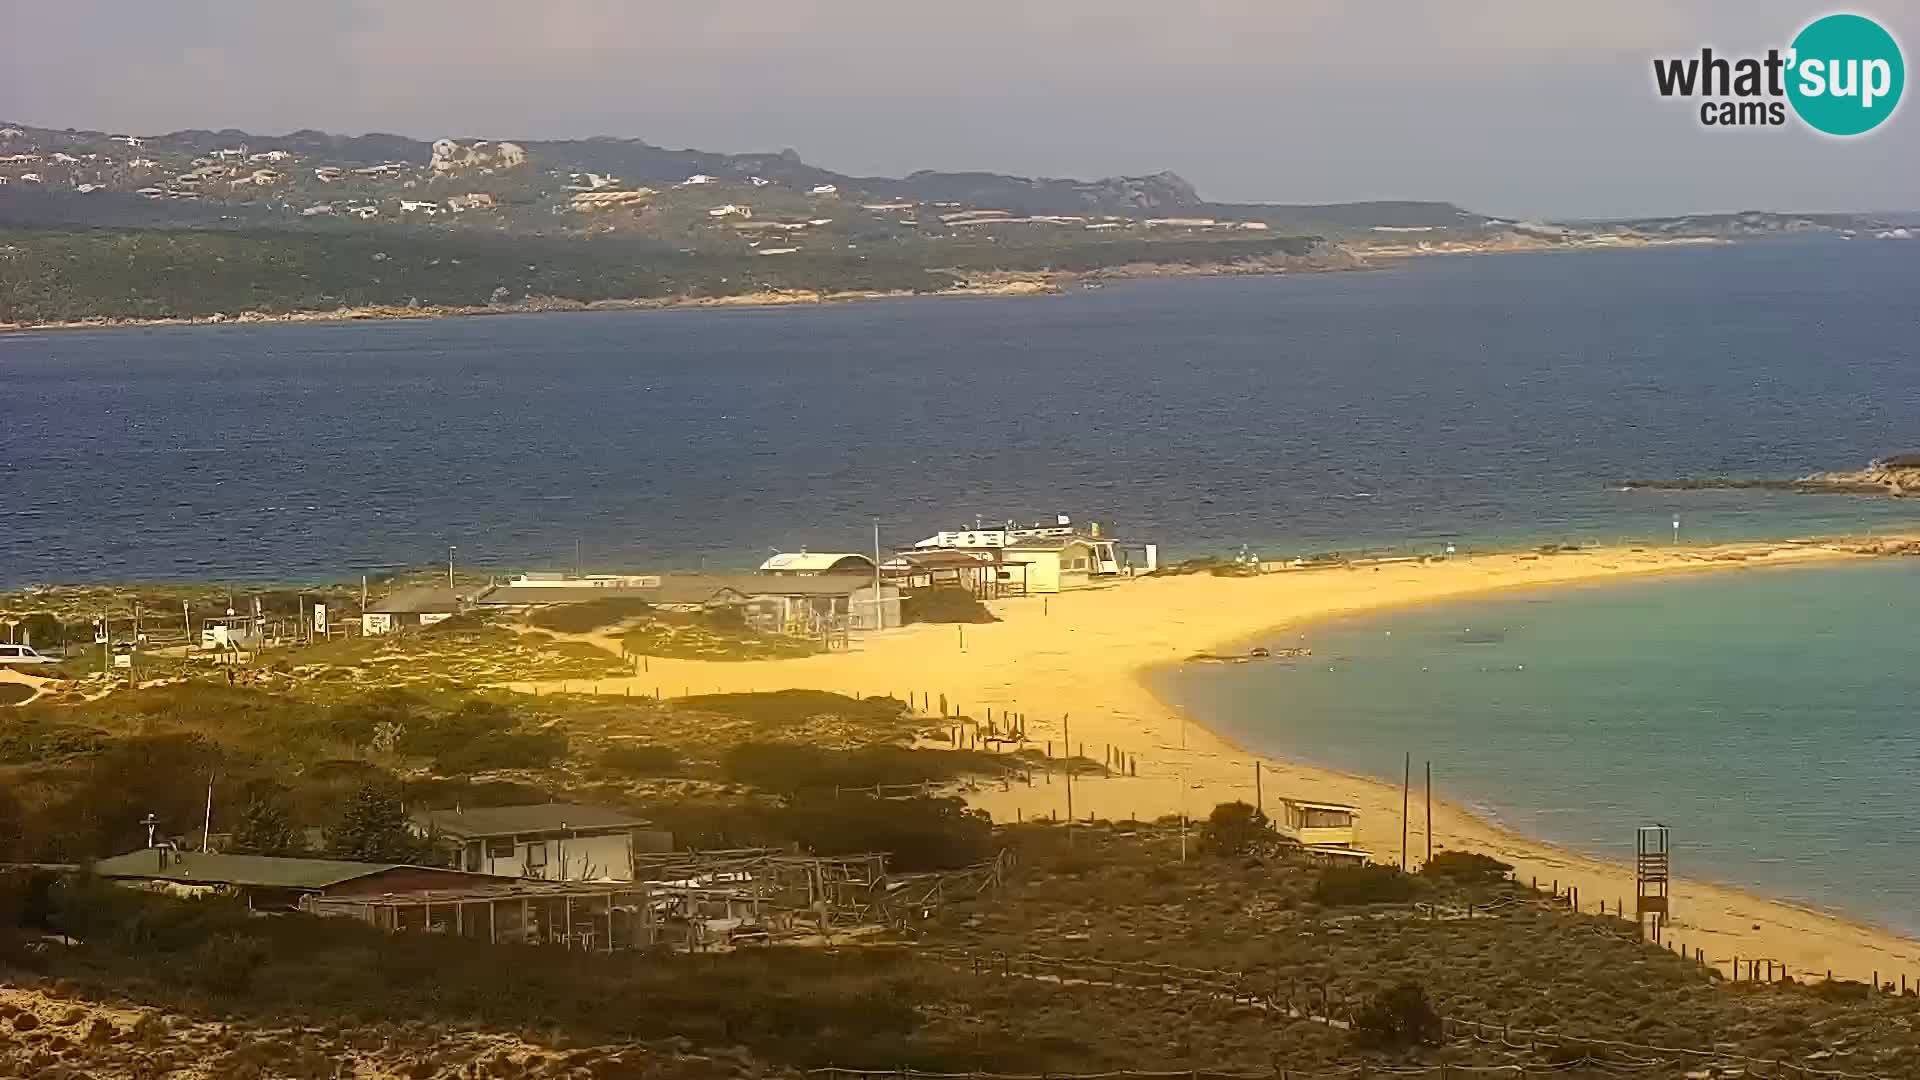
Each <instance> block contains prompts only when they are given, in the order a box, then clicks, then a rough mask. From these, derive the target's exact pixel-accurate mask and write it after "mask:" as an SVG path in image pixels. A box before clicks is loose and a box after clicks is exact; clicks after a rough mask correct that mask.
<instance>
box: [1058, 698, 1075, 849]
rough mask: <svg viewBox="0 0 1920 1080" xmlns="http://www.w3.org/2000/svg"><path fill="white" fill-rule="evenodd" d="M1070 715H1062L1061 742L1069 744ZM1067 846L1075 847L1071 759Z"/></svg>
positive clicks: (1071, 767) (1069, 762)
mask: <svg viewBox="0 0 1920 1080" xmlns="http://www.w3.org/2000/svg"><path fill="white" fill-rule="evenodd" d="M1068 715H1069V714H1067V713H1061V714H1060V741H1061V742H1063V743H1066V742H1067V740H1068V738H1069V735H1068V733H1069V731H1070V730H1071V729H1070V728H1068V727H1067V717H1068ZM1069 745H1071V744H1070V743H1069ZM1067 846H1068V847H1069V848H1071V847H1072V846H1073V761H1072V760H1071V759H1069V760H1068V761H1067Z"/></svg>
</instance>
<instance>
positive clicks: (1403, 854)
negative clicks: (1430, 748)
mask: <svg viewBox="0 0 1920 1080" xmlns="http://www.w3.org/2000/svg"><path fill="white" fill-rule="evenodd" d="M1412 793H1413V751H1411V750H1409V751H1407V764H1406V772H1405V773H1404V774H1403V775H1402V776H1401V778H1400V872H1401V873H1403V874H1404V873H1406V872H1407V810H1408V799H1409V798H1410V797H1411V795H1412Z"/></svg>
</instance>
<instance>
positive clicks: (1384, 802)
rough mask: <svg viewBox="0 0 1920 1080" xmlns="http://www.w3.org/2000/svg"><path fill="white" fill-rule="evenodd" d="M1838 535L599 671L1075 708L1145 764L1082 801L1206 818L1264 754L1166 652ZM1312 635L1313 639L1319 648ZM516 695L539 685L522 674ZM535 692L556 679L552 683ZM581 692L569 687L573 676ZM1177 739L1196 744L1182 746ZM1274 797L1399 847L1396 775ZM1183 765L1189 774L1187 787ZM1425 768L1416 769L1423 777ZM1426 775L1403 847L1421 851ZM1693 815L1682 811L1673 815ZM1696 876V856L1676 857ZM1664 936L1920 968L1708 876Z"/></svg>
mask: <svg viewBox="0 0 1920 1080" xmlns="http://www.w3.org/2000/svg"><path fill="white" fill-rule="evenodd" d="M1862 557H1863V556H1859V555H1853V554H1849V553H1847V552H1845V551H1842V550H1839V549H1837V548H1835V547H1832V546H1825V545H1816V544H1736V545H1726V546H1722V547H1717V548H1646V549H1625V548H1598V549H1589V550H1585V551H1581V552H1578V553H1563V554H1556V555H1530V554H1501V555H1486V556H1479V557H1474V558H1459V559H1455V560H1451V561H1447V562H1434V563H1394V564H1387V565H1382V566H1376V567H1355V568H1333V569H1323V570H1311V571H1294V572H1286V573H1278V574H1269V575H1265V576H1262V577H1259V578H1252V579H1247V578H1215V577H1211V576H1204V575H1201V576H1185V577H1156V578H1146V579H1139V580H1134V581H1128V582H1123V583H1119V584H1116V585H1113V586H1111V587H1106V588H1095V589H1088V590H1083V591H1079V592H1073V593H1066V594H1061V595H1057V596H1052V597H1049V598H1045V599H1044V600H1043V599H1042V598H1039V597H1028V598H1020V599H1015V600H1009V601H1004V602H1000V603H997V604H995V605H994V607H995V610H996V613H998V614H999V615H1000V616H1001V618H1002V619H1003V620H1004V621H1002V622H1000V623H996V624H991V625H985V626H968V627H966V628H965V630H964V639H965V648H964V650H963V649H962V648H961V645H960V642H961V637H962V631H961V630H960V629H958V628H956V627H953V626H914V627H908V628H906V629H904V630H900V631H894V632H889V633H887V634H885V635H882V636H880V637H878V638H875V639H873V640H869V641H866V642H863V643H862V642H856V644H855V647H854V649H853V650H852V651H849V652H845V653H832V654H828V655H823V656H817V657H808V658H804V659H798V660H779V661H766V662H756V663H716V662H704V661H676V660H650V661H649V662H648V665H649V669H650V670H649V671H648V672H647V673H646V674H643V675H641V676H639V677H637V678H634V679H631V680H605V681H602V682H601V683H600V684H599V685H598V689H599V690H600V692H602V693H625V692H627V690H628V689H629V688H631V690H632V692H634V693H652V692H654V690H655V689H656V688H658V689H659V690H660V691H661V692H663V693H665V694H666V695H667V696H669V697H672V696H675V695H679V694H682V693H686V692H692V693H708V692H713V691H722V690H724V691H751V690H777V689H786V688H790V687H807V688H815V689H822V690H833V691H838V692H841V693H849V694H854V693H857V694H862V695H868V694H886V693H892V694H895V695H899V696H902V697H904V696H906V695H907V694H909V693H911V694H913V695H914V697H915V699H916V700H918V698H919V695H920V694H921V692H923V691H926V692H931V693H932V694H933V695H934V700H935V707H936V709H937V705H938V698H939V695H941V694H945V695H946V697H947V700H948V702H949V704H950V705H951V706H952V707H953V708H955V709H957V710H961V711H964V712H966V713H967V714H968V715H970V716H972V717H974V718H976V719H984V717H985V710H986V709H987V708H988V707H992V708H993V710H994V715H995V717H996V718H998V717H999V715H1000V713H1001V712H1002V711H1003V710H1006V709H1014V710H1017V711H1019V712H1023V713H1025V714H1027V716H1028V733H1029V737H1030V738H1032V739H1034V740H1036V741H1039V740H1046V739H1052V740H1055V752H1056V753H1059V752H1060V747H1059V740H1060V738H1061V729H1062V719H1063V717H1067V718H1069V721H1068V722H1069V723H1070V725H1071V733H1072V737H1073V741H1074V743H1075V744H1076V746H1078V745H1081V744H1084V746H1085V748H1086V752H1087V755H1088V756H1090V757H1092V758H1093V759H1094V760H1095V761H1099V760H1102V758H1103V756H1104V754H1105V748H1106V746H1107V745H1108V744H1112V745H1114V746H1117V747H1120V748H1122V749H1124V750H1126V751H1127V752H1128V753H1131V754H1134V755H1137V757H1138V762H1139V776H1138V777H1134V778H1114V779H1102V780H1089V781H1083V782H1078V783H1076V784H1075V785H1074V811H1075V813H1076V814H1078V815H1080V816H1081V817H1083V818H1084V817H1085V816H1086V815H1087V814H1089V813H1091V814H1093V815H1095V816H1097V817H1102V818H1126V817H1128V816H1138V817H1141V818H1151V817H1157V816H1160V815H1163V814H1169V813H1178V812H1181V811H1182V810H1184V811H1185V812H1186V813H1188V814H1191V815H1192V816H1194V817H1196V818H1201V817H1204V816H1205V815H1206V814H1207V812H1208V811H1209V810H1211V809H1212V808H1213V806H1214V805H1215V804H1217V803H1221V802H1226V801H1230V800H1233V799H1244V800H1247V801H1252V799H1253V790H1254V782H1253V780H1254V766H1253V762H1254V760H1255V757H1254V756H1253V755H1250V754H1248V753H1247V752H1246V751H1244V750H1242V749H1240V748H1239V747H1237V746H1234V745H1232V744H1231V743H1229V742H1227V741H1226V740H1224V739H1221V738H1219V737H1217V736H1215V735H1213V734H1212V733H1210V732H1208V731H1207V730H1206V729H1205V728H1203V727H1201V726H1200V725H1199V724H1198V723H1195V722H1193V720H1194V719H1196V718H1183V717H1181V716H1180V714H1179V713H1178V712H1177V711H1176V710H1174V709H1173V708H1171V707H1169V706H1167V705H1166V704H1164V703H1162V702H1161V701H1159V700H1158V699H1156V698H1155V697H1154V696H1153V695H1152V694H1151V693H1150V692H1149V691H1148V690H1147V689H1146V688H1145V687H1144V686H1143V685H1142V684H1141V682H1140V678H1139V676H1140V673H1141V672H1142V671H1143V670H1145V669H1147V668H1150V667H1152V666H1154V665H1158V664H1164V663H1169V662H1173V661H1178V660H1181V659H1184V658H1185V657H1188V656H1190V655H1192V654H1193V653H1196V652H1201V651H1204V650H1207V649H1209V648H1215V647H1224V646H1229V645H1232V644H1233V643H1235V642H1239V641H1244V640H1246V639H1247V638H1249V637H1251V636H1253V635H1255V634H1261V633H1263V632H1264V633H1266V638H1265V640H1266V641H1268V642H1269V643H1270V644H1273V645H1281V644H1286V643H1287V639H1289V638H1298V637H1299V629H1298V628H1299V627H1300V625H1301V624H1303V623H1305V622H1308V621H1310V620H1313V619H1318V618H1324V617H1327V616H1332V615H1340V614H1346V613H1351V612H1358V611H1364V610H1369V609H1377V608H1383V607H1388V606H1392V605H1397V604H1413V603H1421V602H1425V601H1431V600H1438V599H1443V598H1456V597H1461V596H1465V595H1469V594H1473V593H1481V592H1486V591H1490V590H1495V589H1504V588H1519V587H1534V586H1543V585H1556V584H1569V583H1574V582H1586V581H1596V580H1604V579H1609V578H1621V577H1627V576H1635V575H1649V574H1661V573H1676V572H1685V571H1706V570H1722V571H1729V572H1730V571H1733V570H1737V569H1741V568H1747V567H1755V566H1780V565H1791V564H1796V563H1808V562H1814V561H1819V560H1836V559H1854V558H1862ZM1306 643H1308V644H1310V642H1306ZM519 688H521V689H528V688H529V687H528V686H527V685H526V684H521V685H520V687H519ZM540 688H541V689H542V690H550V689H553V688H554V684H542V685H541V687H540ZM587 688H588V687H587V686H585V685H583V684H580V683H574V684H572V685H570V686H568V687H567V689H570V690H576V691H577V690H585V689H587ZM1183 738H1184V746H1185V749H1184V750H1183V749H1182V745H1183ZM1261 760H1262V761H1263V763H1264V768H1265V769H1266V770H1267V771H1266V773H1265V779H1264V794H1265V796H1266V802H1267V807H1266V809H1267V810H1268V812H1269V813H1270V814H1274V813H1277V809H1278V807H1277V800H1278V798H1279V797H1280V796H1283V795H1288V796H1294V797H1304V798H1317V799H1322V800H1328V801H1336V802H1347V803H1353V804H1355V805H1357V806H1360V807H1361V808H1362V817H1361V823H1360V842H1361V844H1362V845H1363V846H1365V847H1367V848H1368V849H1370V850H1371V851H1373V852H1374V853H1375V854H1376V857H1377V858H1379V859H1380V860H1381V861H1387V862H1393V861H1396V860H1397V859H1398V857H1399V850H1400V839H1401V813H1400V807H1401V792H1400V789H1399V787H1398V785H1394V784H1385V783H1381V782H1379V781H1376V780H1372V779H1367V778H1362V777H1355V776H1349V775H1345V774H1341V773H1337V772H1332V771H1329V770H1325V769H1319V768H1314V767H1310V766H1305V765H1300V764H1297V763H1289V762H1285V761H1279V760H1275V759H1272V758H1263V759H1261ZM1182 777H1184V778H1185V790H1184V791H1183V790H1182V788H1183V783H1182ZM1417 784H1418V781H1417V780H1416V785H1417ZM970 801H972V802H973V804H974V805H976V806H978V807H980V808H982V809H984V810H986V811H988V812H989V813H991V814H992V815H993V816H994V818H995V819H996V820H1008V821H1010V820H1013V819H1014V818H1016V817H1025V818H1033V817H1044V816H1048V815H1060V816H1064V814H1065V803H1066V785H1065V784H1064V783H1062V782H1061V781H1060V778H1059V777H1056V778H1055V780H1054V783H1052V784H1051V785H1046V784H1036V786H1033V787H1026V786H1016V787H1013V788H1012V789H1011V790H999V789H990V790H983V791H979V792H977V793H975V794H973V795H972V796H970ZM1422 809H1423V808H1422V805H1421V800H1420V796H1419V793H1418V790H1417V786H1416V792H1415V797H1414V810H1413V814H1412V818H1413V820H1412V821H1411V822H1410V824H1409V833H1410V836H1411V840H1410V844H1409V850H1410V852H1412V853H1413V855H1414V856H1415V857H1416V858H1417V857H1418V856H1420V855H1423V854H1424V852H1425V849H1426V834H1425V829H1424V823H1423V820H1422ZM1676 824H1679V825H1681V826H1682V827H1684V823H1676ZM1433 834H1434V835H1433V840H1434V848H1435V850H1440V849H1442V848H1460V849H1468V850H1474V851H1483V852H1486V853H1489V854H1492V855H1495V856H1497V857H1499V858H1500V859H1502V860H1505V861H1507V862H1510V863H1513V864H1514V865H1515V867H1516V868H1517V873H1518V875H1519V876H1520V878H1521V879H1522V880H1527V879H1528V878H1531V877H1535V876H1537V877H1538V878H1539V879H1540V881H1541V883H1542V884H1543V885H1545V884H1546V883H1548V882H1553V881H1557V882H1558V883H1559V884H1560V886H1561V887H1562V888H1567V887H1572V888H1577V889H1578V890H1579V892H1580V898H1581V903H1582V907H1583V908H1585V909H1587V910H1597V909H1598V905H1599V904H1600V903H1601V902H1605V904H1606V905H1607V907H1608V909H1609V910H1612V909H1613V907H1614V905H1615V904H1616V903H1617V902H1618V901H1620V900H1622V899H1625V900H1628V901H1629V902H1631V899H1632V897H1633V894H1634V875H1633V872H1632V870H1631V868H1628V867H1622V866H1617V865H1613V864H1610V863H1605V862H1600V861H1597V860H1593V859H1589V858H1585V857H1582V856H1578V855H1574V854H1572V853H1569V852H1566V851H1563V850H1560V849H1558V848H1555V847H1553V846H1551V845H1549V844H1545V843H1542V842H1538V841H1535V840H1531V839H1528V838H1525V837H1521V836H1517V835H1514V834H1512V833H1509V832H1506V831H1504V830H1501V829H1499V828H1497V827H1495V826H1492V825H1490V824H1488V823H1486V822H1484V821H1482V820H1480V819H1478V818H1476V817H1474V816H1473V815H1471V814H1469V813H1467V812H1466V811H1464V810H1463V809H1461V808H1460V807H1457V806H1453V805H1450V804H1446V803H1443V802H1436V803H1435V805H1434V827H1433ZM1680 868H1681V869H1682V870H1684V864H1682V866H1681V867H1680ZM1673 894H1674V899H1673V903H1674V921H1673V923H1672V924H1671V926H1670V932H1669V940H1678V941H1679V942H1681V943H1682V944H1684V945H1685V946H1686V947H1687V948H1688V949H1689V950H1691V949H1693V948H1695V947H1698V948H1702V949H1704V950H1705V952H1706V955H1707V956H1708V958H1709V959H1710V960H1712V961H1713V962H1714V963H1715V964H1717V965H1718V966H1719V967H1720V968H1721V969H1722V970H1723V971H1726V970H1730V965H1731V962H1732V960H1733V959H1734V958H1735V957H1738V958H1739V959H1740V960H1742V961H1743V962H1744V961H1747V960H1751V959H1762V960H1766V959H1771V960H1773V961H1774V962H1775V963H1776V964H1784V965H1785V966H1786V967H1787V969H1789V970H1790V971H1791V972H1792V973H1794V974H1795V975H1796V976H1800V975H1808V974H1820V975H1824V974H1825V973H1826V972H1827V971H1828V970H1829V969H1831V970H1832V971H1833V972H1834V974H1835V975H1836V976H1838V977H1850V978H1856V979H1866V978H1868V977H1869V976H1870V975H1871V974H1872V973H1873V972H1876V971H1877V972H1878V973H1879V977H1880V979H1881V980H1882V981H1883V982H1884V981H1887V980H1889V979H1891V980H1893V981H1895V982H1897V981H1898V980H1899V976H1900V973H1902V972H1906V973H1907V974H1909V975H1910V976H1913V977H1917V978H1920V943H1916V942H1914V941H1912V940H1909V939H1906V938H1903V937H1900V936H1898V935H1895V934H1892V933H1889V932H1884V931H1880V930H1876V929H1874V928H1872V927H1868V926H1864V925H1860V924H1857V923H1854V922H1850V921H1847V920H1845V919H1842V918H1839V917H1835V916H1830V915H1826V914H1823V913H1820V912H1815V911H1810V910H1807V909H1804V908H1801V907H1797V906H1794V905H1791V904H1785V903H1779V902H1775V901H1770V900H1766V899H1764V898H1761V897H1757V896H1753V895H1750V894H1748V893H1745V892H1742V891H1740V890H1737V889H1732V888H1727V887H1722V886H1716V885H1711V884H1708V883H1704V882H1698V881H1677V882H1676V883H1675V885H1674V890H1673Z"/></svg>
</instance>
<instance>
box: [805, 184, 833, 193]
mask: <svg viewBox="0 0 1920 1080" xmlns="http://www.w3.org/2000/svg"><path fill="white" fill-rule="evenodd" d="M807 194H809V195H838V194H840V188H839V186H838V185H835V184H815V185H813V186H812V187H810V188H808V189H807Z"/></svg>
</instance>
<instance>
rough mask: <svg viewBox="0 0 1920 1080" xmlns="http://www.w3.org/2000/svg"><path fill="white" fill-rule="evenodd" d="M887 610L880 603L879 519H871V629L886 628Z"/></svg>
mask: <svg viewBox="0 0 1920 1080" xmlns="http://www.w3.org/2000/svg"><path fill="white" fill-rule="evenodd" d="M886 612H887V609H886V606H885V605H884V604H882V603H881V602H880V519H879V518H874V519H873V628H874V629H875V630H885V629H886V628H887V614H886Z"/></svg>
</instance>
